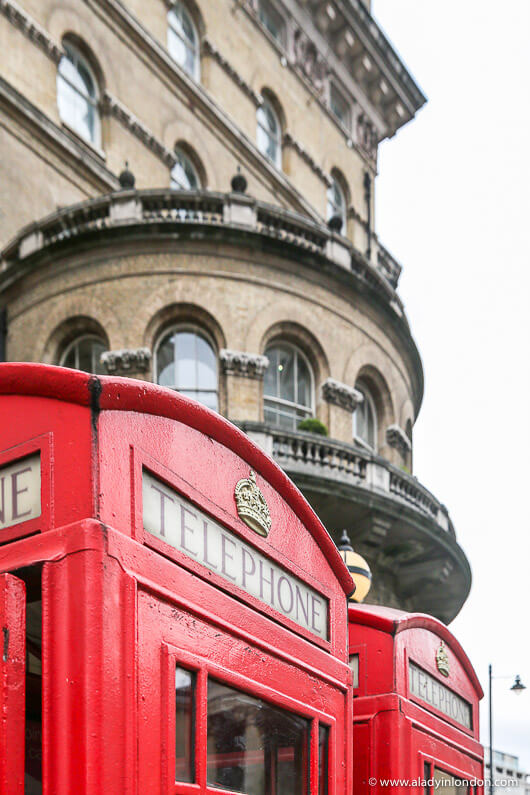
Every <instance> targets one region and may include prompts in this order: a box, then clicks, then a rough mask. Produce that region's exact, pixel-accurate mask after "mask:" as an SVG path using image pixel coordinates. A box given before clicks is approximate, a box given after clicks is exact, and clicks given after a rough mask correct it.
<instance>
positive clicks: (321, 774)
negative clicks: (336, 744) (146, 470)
mask: <svg viewBox="0 0 530 795" xmlns="http://www.w3.org/2000/svg"><path fill="white" fill-rule="evenodd" d="M328 758H329V728H328V727H327V726H319V727H318V795H328Z"/></svg>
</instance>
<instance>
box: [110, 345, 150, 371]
mask: <svg viewBox="0 0 530 795" xmlns="http://www.w3.org/2000/svg"><path fill="white" fill-rule="evenodd" d="M101 363H102V364H103V365H104V367H105V369H106V370H107V372H108V373H111V374H114V375H120V374H124V375H127V373H130V372H135V373H138V372H141V373H145V372H146V371H147V370H148V369H149V365H150V363H151V351H150V350H149V348H133V349H124V350H121V351H105V353H102V354H101Z"/></svg>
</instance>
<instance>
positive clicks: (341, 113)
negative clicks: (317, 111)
mask: <svg viewBox="0 0 530 795" xmlns="http://www.w3.org/2000/svg"><path fill="white" fill-rule="evenodd" d="M329 105H330V108H331V110H332V112H333V113H334V114H335V116H336V117H337V119H338V120H339V121H340V122H342V124H344V125H345V126H348V121H349V108H348V103H347V102H346V101H345V100H344V99H343V98H342V97H341V95H340V94H339V93H338V91H337V89H336V88H334V87H333V86H331V91H330V98H329Z"/></svg>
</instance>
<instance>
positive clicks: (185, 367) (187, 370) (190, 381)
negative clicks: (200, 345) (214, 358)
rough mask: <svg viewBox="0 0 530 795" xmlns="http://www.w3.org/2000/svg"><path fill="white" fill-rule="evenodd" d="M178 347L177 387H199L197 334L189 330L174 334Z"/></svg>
mask: <svg viewBox="0 0 530 795" xmlns="http://www.w3.org/2000/svg"><path fill="white" fill-rule="evenodd" d="M173 339H174V341H175V347H176V355H175V359H176V367H177V380H176V382H175V386H176V388H177V389H194V388H196V387H197V368H196V355H197V354H196V348H195V340H196V335H195V334H193V333H192V332H189V331H180V332H179V333H178V334H175V335H174V336H173Z"/></svg>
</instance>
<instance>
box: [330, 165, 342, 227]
mask: <svg viewBox="0 0 530 795" xmlns="http://www.w3.org/2000/svg"><path fill="white" fill-rule="evenodd" d="M334 216H338V217H339V218H340V219H341V221H342V231H344V229H345V226H346V196H345V194H344V191H343V189H342V187H341V185H340V182H339V180H338V179H337V177H336V176H334V175H333V174H332V175H331V185H330V186H329V188H328V203H327V209H326V220H327V221H329V220H330V218H333V217H334Z"/></svg>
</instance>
